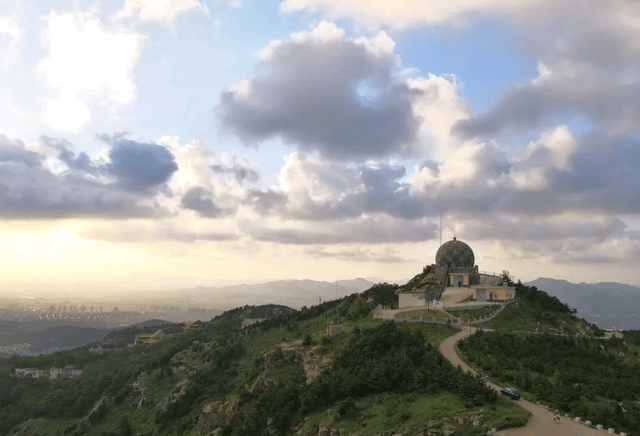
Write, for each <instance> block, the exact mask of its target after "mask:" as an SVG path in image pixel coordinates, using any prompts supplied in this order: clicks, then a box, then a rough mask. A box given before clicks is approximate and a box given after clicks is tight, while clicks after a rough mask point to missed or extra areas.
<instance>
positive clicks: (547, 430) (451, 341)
mask: <svg viewBox="0 0 640 436" xmlns="http://www.w3.org/2000/svg"><path fill="white" fill-rule="evenodd" d="M473 332H475V328H472V329H471V333H473ZM469 333H470V332H469V329H468V328H466V329H463V330H461V331H459V332H458V333H456V334H455V335H453V336H450V337H448V338H447V339H445V340H444V341H442V342H441V343H440V352H441V353H442V354H443V355H444V357H446V358H447V359H448V360H449V361H450V362H451V363H452V364H453V365H454V366H460V367H462V369H464V370H465V371H470V372H471V373H473V374H475V373H476V372H475V371H474V370H473V368H471V367H470V366H469V365H467V364H466V363H464V362H463V361H462V359H461V358H460V356H459V355H458V352H457V351H456V343H457V342H458V341H459V340H461V339H464V338H466V337H467V336H469ZM489 386H491V387H492V388H494V389H500V388H499V387H498V386H497V385H495V384H493V383H489ZM518 404H519V405H520V406H522V407H523V408H525V409H526V410H528V411H529V412H531V414H532V415H533V416H532V417H531V419H530V420H529V422H528V423H527V425H526V426H524V427H521V428H514V429H508V430H502V431H499V432H498V433H497V434H498V435H504V436H602V435H605V434H608V433H607V431H605V430H596V429H594V428H590V427H587V426H585V425H584V424H579V423H577V422H575V421H573V420H571V419H569V418H564V417H563V418H560V424H556V423H554V422H553V412H551V411H549V410H547V409H546V408H544V407H543V406H538V405H537V404H533V403H531V402H529V401H527V400H524V399H521V400H518Z"/></svg>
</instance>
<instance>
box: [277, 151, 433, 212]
mask: <svg viewBox="0 0 640 436" xmlns="http://www.w3.org/2000/svg"><path fill="white" fill-rule="evenodd" d="M404 176H405V168H404V167H403V166H400V165H393V164H389V163H386V162H369V163H367V164H361V165H355V164H349V163H336V162H332V161H327V160H321V159H314V158H309V157H306V156H304V155H303V154H301V153H292V154H290V155H289V156H287V157H286V158H285V163H284V165H283V166H282V168H281V170H280V173H279V174H278V181H279V185H278V186H277V187H276V188H275V189H276V191H275V192H274V194H272V195H273V196H274V198H273V199H274V200H276V199H277V201H276V204H277V205H278V208H277V211H278V212H279V214H280V215H281V216H282V217H285V218H289V219H302V220H311V221H323V220H335V219H343V218H355V217H359V216H361V215H363V214H377V213H384V214H387V215H389V216H393V217H397V218H402V219H407V220H412V219H417V218H422V217H424V216H425V215H426V214H428V212H429V211H430V209H429V206H428V205H427V204H426V203H424V202H423V201H422V199H420V198H417V197H414V196H413V195H412V192H411V185H409V184H407V183H405V182H402V181H400V180H401V179H403V178H404ZM278 194H281V195H284V196H285V197H286V202H285V201H283V200H282V199H280V197H277V195H278Z"/></svg>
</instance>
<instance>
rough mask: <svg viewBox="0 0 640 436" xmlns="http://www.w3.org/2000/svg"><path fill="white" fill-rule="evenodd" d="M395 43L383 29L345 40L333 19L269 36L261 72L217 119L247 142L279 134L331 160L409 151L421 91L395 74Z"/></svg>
mask: <svg viewBox="0 0 640 436" xmlns="http://www.w3.org/2000/svg"><path fill="white" fill-rule="evenodd" d="M393 48H394V43H393V40H391V38H390V37H389V36H388V35H387V34H386V33H384V32H380V33H379V34H378V35H377V36H375V37H373V38H366V37H362V38H358V39H348V38H345V36H344V31H343V30H342V29H339V28H338V27H336V26H335V24H333V23H329V22H322V23H320V24H319V25H318V26H317V27H316V28H314V29H313V30H311V31H308V32H301V33H298V34H293V35H292V37H291V40H289V41H271V42H270V43H269V44H268V45H267V46H266V47H265V48H263V49H262V50H261V51H260V53H259V57H260V60H259V62H258V66H257V75H256V77H255V78H254V79H252V80H248V79H243V80H241V81H239V82H237V83H236V84H233V85H231V86H229V87H228V88H227V90H225V91H224V92H223V93H222V94H221V98H220V104H219V106H218V107H217V109H216V112H217V116H218V120H219V122H220V124H221V125H222V127H224V128H225V129H227V130H228V131H230V132H232V133H235V134H237V135H238V136H239V137H240V138H242V139H243V140H244V141H246V142H247V143H250V144H255V143H258V142H259V141H262V140H265V139H268V138H270V137H280V138H282V139H283V140H284V141H286V142H289V143H292V144H295V145H296V146H297V147H298V148H300V149H301V150H306V151H319V152H320V153H321V154H322V155H324V156H327V157H330V158H334V159H347V158H356V157H358V158H361V157H371V156H387V155H389V154H408V153H409V152H410V151H411V149H412V147H413V146H414V145H415V142H416V139H417V134H418V129H419V125H420V120H419V118H418V117H416V116H415V115H414V113H413V104H412V102H413V100H414V99H415V98H416V97H417V96H419V95H420V94H421V90H419V89H416V88H411V87H409V85H408V84H407V83H406V80H401V78H400V77H399V76H396V74H395V69H396V67H397V59H396V57H395V56H394V54H393Z"/></svg>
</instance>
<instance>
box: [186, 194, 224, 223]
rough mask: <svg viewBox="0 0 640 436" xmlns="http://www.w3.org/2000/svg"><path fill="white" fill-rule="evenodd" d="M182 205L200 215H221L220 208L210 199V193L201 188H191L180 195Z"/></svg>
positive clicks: (212, 216) (213, 216)
mask: <svg viewBox="0 0 640 436" xmlns="http://www.w3.org/2000/svg"><path fill="white" fill-rule="evenodd" d="M182 206H183V207H185V208H186V209H190V210H193V211H196V212H198V213H200V215H202V216H205V217H210V218H215V217H218V216H220V215H221V212H222V211H221V210H220V208H219V207H218V206H216V205H215V204H214V202H213V200H212V199H211V193H210V192H207V191H206V190H205V189H202V188H191V189H190V190H188V191H187V193H186V194H184V195H183V196H182Z"/></svg>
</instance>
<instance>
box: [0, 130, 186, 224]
mask: <svg viewBox="0 0 640 436" xmlns="http://www.w3.org/2000/svg"><path fill="white" fill-rule="evenodd" d="M37 148H38V147H36V148H33V149H28V148H27V147H26V146H25V144H24V143H23V142H22V141H19V140H12V139H9V138H7V137H6V136H4V135H0V218H2V219H61V218H78V217H100V218H108V219H114V218H129V217H152V216H160V215H164V214H167V213H168V212H167V210H165V209H164V208H163V207H161V206H160V205H159V204H158V203H157V201H156V198H155V197H154V195H155V191H156V190H158V189H160V188H161V187H162V186H163V185H165V184H166V182H167V180H168V178H169V177H170V175H171V174H172V173H173V172H174V171H176V169H177V167H176V166H175V162H173V160H172V158H171V153H170V152H168V151H167V150H166V149H164V148H163V147H161V146H159V145H152V144H138V143H134V142H133V141H125V142H122V141H120V142H118V143H116V144H114V146H113V148H111V149H110V150H109V151H108V155H109V156H110V157H111V158H112V161H111V162H104V161H102V160H101V159H98V158H96V159H91V158H90V157H89V156H88V155H87V154H86V153H83V152H80V153H77V154H76V153H74V152H73V150H72V145H71V144H70V143H68V142H66V141H64V140H55V139H52V138H47V137H44V138H42V143H41V144H40V145H39V149H40V151H36V149H37ZM140 149H142V152H141V150H140ZM114 179H115V182H114Z"/></svg>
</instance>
